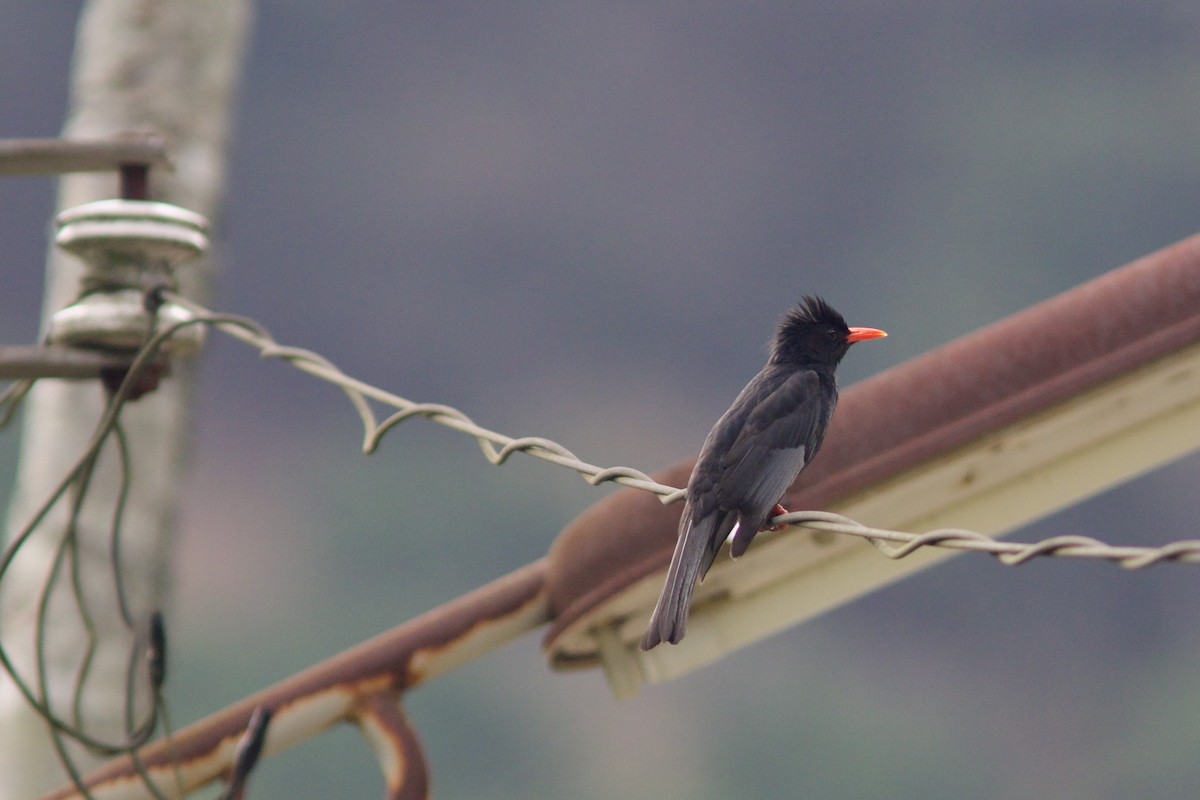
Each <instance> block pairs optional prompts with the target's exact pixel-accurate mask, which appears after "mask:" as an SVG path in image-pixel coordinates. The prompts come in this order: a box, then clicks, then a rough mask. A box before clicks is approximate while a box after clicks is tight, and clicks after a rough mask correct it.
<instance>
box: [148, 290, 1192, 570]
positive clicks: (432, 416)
mask: <svg viewBox="0 0 1200 800" xmlns="http://www.w3.org/2000/svg"><path fill="white" fill-rule="evenodd" d="M167 299H169V300H170V301H171V302H173V303H177V304H179V305H181V306H184V307H185V308H187V309H188V310H189V311H191V312H192V313H193V314H195V315H196V318H197V320H199V321H204V322H206V323H207V324H209V325H212V326H214V327H216V328H218V329H219V330H221V331H223V332H224V333H227V334H229V335H231V336H233V337H234V338H237V339H239V340H241V341H243V342H245V343H247V344H249V345H251V346H253V347H256V348H258V350H259V352H260V353H261V354H262V356H263V357H264V358H281V359H284V360H285V361H288V362H289V363H291V364H292V365H293V366H294V367H296V369H299V370H302V371H304V372H307V373H309V374H310V375H313V376H315V377H318V378H321V379H322V380H325V381H328V382H330V383H332V384H334V385H336V386H338V387H340V388H341V389H342V390H343V391H344V392H345V393H346V396H347V397H348V398H349V399H350V402H351V403H352V404H353V405H354V407H355V409H356V410H357V411H358V414H359V417H360V419H361V420H362V423H363V429H364V437H363V451H364V452H365V453H371V452H373V451H374V450H375V449H376V448H377V447H378V445H379V441H380V439H381V438H382V437H383V436H384V434H386V433H387V432H388V431H389V430H391V429H392V428H394V427H395V426H397V425H399V424H400V423H401V422H405V421H407V420H409V419H412V418H414V417H424V418H425V419H428V420H429V421H430V422H434V423H436V424H438V425H442V426H445V427H447V428H450V429H452V430H456V431H459V432H460V433H465V434H467V435H468V436H473V437H474V438H475V439H476V440H477V441H478V442H479V445H480V448H481V449H482V450H483V454H484V456H485V457H486V458H487V459H488V461H490V462H491V463H493V464H497V465H499V464H503V463H504V462H505V461H507V460H508V457H509V456H511V455H512V454H513V453H518V452H520V453H525V454H527V455H531V456H534V457H535V458H540V459H542V460H544V461H549V462H550V463H552V464H555V465H557V466H560V467H564V468H566V469H570V470H574V471H575V472H577V473H579V475H580V476H581V477H583V479H584V480H586V481H587V482H588V483H590V484H592V485H593V486H596V485H599V484H601V483H605V482H608V481H611V482H614V483H619V484H621V485H623V486H629V487H631V488H634V489H640V490H641V491H645V492H650V493H652V494H655V495H657V496H658V498H659V500H660V501H662V503H663V504H664V505H666V504H670V503H674V502H676V501H678V500H681V499H683V496H684V493H685V490H683V489H680V488H678V487H675V486H667V485H665V484H662V483H658V482H657V481H655V480H654V479H652V478H651V477H649V476H648V475H647V474H646V473H644V472H641V471H639V470H636V469H633V468H632V467H621V466H618V467H598V466H596V465H594V464H589V463H587V462H585V461H583V460H581V459H580V458H579V457H577V456H576V455H575V454H574V453H572V452H571V451H570V450H568V449H567V448H565V447H563V446H562V445H561V444H559V443H557V442H555V441H552V440H550V439H544V438H541V437H536V436H525V437H521V438H516V439H514V438H512V437H509V436H505V435H504V434H501V433H497V432H495V431H492V430H488V429H487V428H484V427H481V426H480V425H478V424H476V423H475V422H474V421H473V420H472V419H471V418H470V417H468V416H467V415H466V414H464V413H463V412H461V411H459V410H458V409H456V408H453V407H451V406H446V405H439V404H434V403H416V402H413V401H411V400H406V399H404V398H403V397H400V396H398V395H395V394H392V393H391V392H387V391H385V390H383V389H379V388H377V387H375V386H372V385H370V384H367V383H364V382H362V381H359V380H357V379H355V378H351V377H350V376H348V375H346V374H345V373H343V372H342V371H341V370H339V369H338V368H337V367H336V366H334V365H333V364H332V363H331V362H330V361H329V360H328V359H326V358H324V357H323V356H321V355H319V354H317V353H313V352H312V351H309V350H303V349H301V348H297V347H285V346H282V345H280V344H278V343H277V342H276V341H275V340H274V339H272V338H271V336H270V334H268V333H267V332H266V330H265V329H264V328H263V327H262V326H260V325H258V324H257V323H255V322H252V321H250V320H247V319H244V318H240V317H230V316H221V315H216V314H213V313H212V312H210V311H209V310H208V309H206V308H204V307H203V306H200V305H198V304H196V303H194V302H192V301H190V300H188V299H187V298H184V297H180V296H178V295H168V296H167ZM182 324H187V323H181V325H182ZM164 333H167V334H168V335H169V333H170V332H169V331H164ZM368 398H369V399H371V400H375V401H378V402H380V403H382V404H385V405H388V406H391V407H393V408H396V409H397V411H396V412H395V413H393V414H391V415H390V416H388V417H387V418H385V419H384V420H383V421H382V422H380V421H378V420H377V417H376V416H375V414H374V412H373V411H372V409H371V407H370V405H369V404H368V403H367V399H368ZM771 524H772V525H802V526H804V527H807V528H812V529H814V530H822V531H827V532H830V533H838V534H843V535H847V536H857V537H860V538H863V539H866V540H867V541H869V542H871V543H872V544H873V545H874V546H875V548H876V549H877V550H878V551H879V552H880V553H881V554H882V555H884V556H886V557H888V558H891V559H900V558H904V557H905V556H907V555H909V554H911V553H913V552H916V551H917V550H920V549H921V548H923V547H943V548H948V549H952V550H964V551H971V552H980V553H987V554H989V555H992V556H994V557H995V558H996V559H997V560H999V561H1000V562H1001V563H1003V564H1006V565H1008V566H1019V565H1021V564H1025V563H1027V562H1028V561H1030V560H1032V559H1034V558H1038V557H1047V556H1057V557H1060V558H1091V559H1098V560H1102V561H1110V562H1113V563H1115V564H1118V565H1120V566H1122V567H1124V568H1126V569H1141V568H1144V567H1149V566H1152V565H1154V564H1159V563H1163V562H1176V563H1188V564H1196V563H1200V540H1183V541H1177V542H1172V543H1170V544H1166V545H1162V546H1160V547H1134V546H1121V545H1110V544H1106V543H1105V542H1102V541H1100V540H1098V539H1093V538H1091V537H1087V536H1054V537H1051V538H1048V539H1044V540H1042V541H1039V542H1032V543H1020V542H1011V541H1002V540H998V539H994V538H992V537H990V536H988V535H986V534H982V533H978V532H976V531H970V530H965V529H962V528H941V529H938V530H934V531H929V532H927V533H911V532H908V531H894V530H888V529H884V528H872V527H869V526H867V525H863V524H862V523H860V522H858V521H856V520H853V519H850V518H849V517H845V516H842V515H840V514H833V513H830V512H826V511H798V512H791V513H788V514H783V515H780V516H778V517H775V518H774V519H773V520H771Z"/></svg>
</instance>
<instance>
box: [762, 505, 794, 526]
mask: <svg viewBox="0 0 1200 800" xmlns="http://www.w3.org/2000/svg"><path fill="white" fill-rule="evenodd" d="M787 513H789V512H788V510H787V509H786V508H784V507H783V503H776V504H775V508H773V509H771V514H770V516H768V517H767V520H768V521H770V520H773V519H775V518H776V517H781V516H783V515H784V514H787ZM786 527H787V525H786V524H784V525H764V526H763V528H762V529H763V530H764V531H771V532H772V533H774V532H775V531H781V530H783V529H784V528H786Z"/></svg>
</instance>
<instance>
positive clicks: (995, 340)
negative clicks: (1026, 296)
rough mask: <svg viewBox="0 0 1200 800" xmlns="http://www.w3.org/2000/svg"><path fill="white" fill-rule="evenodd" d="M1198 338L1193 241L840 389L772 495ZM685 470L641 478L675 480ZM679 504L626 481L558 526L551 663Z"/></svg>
mask: <svg viewBox="0 0 1200 800" xmlns="http://www.w3.org/2000/svg"><path fill="white" fill-rule="evenodd" d="M884 322H886V321H884ZM885 327H887V326H886V324H885ZM1198 341H1200V236H1193V237H1191V238H1188V239H1185V240H1183V241H1181V242H1179V243H1177V244H1175V245H1172V246H1170V247H1167V248H1165V249H1163V250H1160V251H1158V252H1156V253H1152V254H1150V255H1148V256H1145V257H1143V258H1141V259H1138V260H1137V261H1134V262H1133V263H1131V264H1129V265H1127V266H1125V267H1122V268H1120V269H1117V270H1114V271H1112V272H1110V273H1108V274H1106V275H1103V276H1101V277H1100V278H1097V279H1095V280H1093V281H1090V282H1088V283H1085V284H1083V285H1081V286H1078V287H1076V288H1074V289H1072V290H1070V291H1068V292H1065V293H1063V294H1061V295H1059V296H1058V297H1055V298H1052V299H1050V300H1048V301H1046V302H1043V303H1041V304H1039V305H1036V306H1034V307H1032V308H1030V309H1027V310H1025V311H1022V312H1020V313H1018V314H1014V315H1013V316H1011V317H1008V318H1006V319H1004V320H1002V321H1000V322H997V323H995V324H993V325H990V326H988V327H985V328H982V329H980V330H979V331H976V332H974V333H972V334H969V335H967V336H964V337H962V338H960V339H958V340H956V341H954V342H951V343H949V344H947V345H945V346H943V347H941V348H938V349H937V350H934V351H932V352H930V353H928V354H926V355H923V356H920V357H918V358H915V359H912V360H911V361H908V362H906V363H904V364H902V365H900V366H897V367H895V368H893V369H891V370H888V371H886V372H883V373H881V374H879V375H877V376H875V377H873V378H871V379H869V380H866V381H863V382H861V383H858V384H856V385H854V386H852V387H850V388H849V389H847V390H846V391H845V392H843V393H842V398H841V401H840V403H839V405H838V409H837V413H836V414H835V415H834V418H833V423H832V425H831V426H830V429H829V434H828V437H827V439H826V442H825V446H824V448H823V449H822V451H821V455H820V456H819V457H818V458H817V459H816V460H815V461H814V462H813V464H812V466H811V467H809V468H808V469H807V470H806V471H805V472H804V473H803V474H802V475H801V477H800V479H799V481H798V482H797V483H796V484H795V485H794V486H793V487H792V488H791V490H789V492H788V493H787V495H786V497H785V500H784V504H785V505H787V506H788V507H789V508H793V509H807V508H825V507H828V506H830V505H832V504H833V503H834V502H835V501H837V500H838V499H840V498H843V497H847V496H849V495H851V494H853V493H855V492H857V491H859V490H862V489H864V488H866V487H869V486H872V485H875V484H878V483H879V482H881V481H884V480H886V479H887V478H889V477H891V476H893V475H897V474H899V473H902V472H904V471H906V470H908V469H911V468H913V467H915V466H917V465H919V464H923V463H926V462H928V461H931V460H932V459H935V458H937V457H939V456H941V455H943V454H946V453H949V452H951V451H953V450H955V449H957V448H959V447H961V446H963V445H965V444H967V443H969V442H972V441H975V440H978V439H980V438H981V437H983V436H985V435H987V434H988V433H989V432H992V431H995V430H997V429H999V428H1002V427H1005V426H1007V425H1009V424H1011V423H1013V422H1016V421H1018V420H1021V419H1024V418H1026V417H1028V416H1030V415H1032V414H1035V413H1037V412H1038V411H1040V410H1042V409H1045V408H1048V407H1051V406H1053V405H1055V404H1057V403H1061V402H1062V401H1064V400H1066V399H1069V398H1070V397H1073V396H1075V395H1077V394H1079V393H1081V392H1083V391H1086V390H1087V389H1089V388H1092V387H1094V386H1097V385H1099V384H1102V383H1104V382H1106V381H1109V380H1111V379H1113V378H1117V377H1119V376H1121V375H1123V374H1125V373H1127V372H1129V371H1131V370H1133V369H1135V368H1137V367H1139V366H1141V365H1144V364H1147V363H1149V362H1152V361H1154V360H1156V359H1158V358H1161V357H1163V356H1165V355H1168V354H1170V353H1172V352H1174V351H1176V350H1179V349H1181V348H1183V347H1185V346H1187V345H1190V344H1194V343H1196V342H1198ZM691 468H692V462H688V463H682V464H678V465H676V466H675V467H672V468H670V469H667V470H665V471H663V472H661V473H659V474H657V475H655V476H654V477H655V478H656V479H657V480H659V481H661V482H662V483H666V484H669V485H673V486H683V485H684V484H685V483H686V481H687V478H688V475H689V474H690V473H691ZM680 511H681V508H680V505H678V504H677V505H675V506H671V507H665V506H663V505H661V504H660V503H659V502H658V500H657V499H656V498H654V497H651V496H649V495H647V494H646V493H644V492H637V491H631V490H628V489H625V490H622V491H620V492H617V493H615V494H613V495H611V496H609V497H607V498H605V499H604V500H602V501H600V502H599V503H596V504H595V505H594V506H592V507H591V508H589V509H587V510H586V511H585V512H584V513H583V514H581V515H580V516H579V517H578V518H576V519H575V520H574V521H573V522H572V523H571V524H570V525H569V526H568V527H567V528H566V529H565V530H564V531H563V533H562V534H561V535H560V536H559V538H558V540H557V541H556V542H555V543H554V546H553V547H552V548H551V550H550V553H549V556H548V558H549V573H548V578H547V588H548V590H549V593H550V602H551V607H552V614H553V617H554V622H553V624H552V626H551V628H550V630H549V631H548V633H547V635H546V639H545V646H546V648H547V650H548V651H549V654H550V658H551V661H552V663H554V664H555V665H557V666H564V667H565V666H570V665H571V656H570V655H567V654H563V653H559V652H556V651H555V649H554V642H555V639H556V637H557V636H558V635H559V634H560V633H562V632H563V631H564V630H565V629H567V628H568V626H570V625H571V624H572V623H573V622H575V621H576V620H578V619H580V618H581V617H583V616H584V615H586V614H587V613H588V612H590V611H591V610H592V609H595V608H597V607H598V606H600V605H601V604H603V603H605V602H606V601H608V600H609V599H611V598H613V597H614V596H616V595H617V594H619V593H621V592H622V591H623V590H625V589H627V588H629V587H630V586H632V585H633V584H634V583H636V582H637V581H639V580H641V579H643V578H645V577H646V576H648V575H650V574H652V573H654V572H656V571H659V570H661V569H664V568H665V567H666V565H667V563H668V562H669V560H670V556H671V551H672V550H673V548H674V545H675V539H676V527H677V525H678V520H679V514H680ZM589 663H590V660H589Z"/></svg>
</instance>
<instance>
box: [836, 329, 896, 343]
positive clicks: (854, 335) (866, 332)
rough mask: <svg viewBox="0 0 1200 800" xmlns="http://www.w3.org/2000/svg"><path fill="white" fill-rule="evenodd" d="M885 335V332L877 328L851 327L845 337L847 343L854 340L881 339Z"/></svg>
mask: <svg viewBox="0 0 1200 800" xmlns="http://www.w3.org/2000/svg"><path fill="white" fill-rule="evenodd" d="M885 336H887V333H886V332H884V331H881V330H879V329H878V328H851V329H850V335H849V336H847V337H846V343H847V344H854V343H855V342H865V341H867V340H868V339H882V338H884V337H885Z"/></svg>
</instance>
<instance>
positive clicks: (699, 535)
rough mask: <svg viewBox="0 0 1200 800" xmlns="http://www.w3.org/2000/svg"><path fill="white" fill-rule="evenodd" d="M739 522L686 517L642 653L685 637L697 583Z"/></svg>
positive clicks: (728, 518) (728, 516)
mask: <svg viewBox="0 0 1200 800" xmlns="http://www.w3.org/2000/svg"><path fill="white" fill-rule="evenodd" d="M736 519H737V514H736V513H733V514H722V513H720V512H713V513H711V514H708V515H707V516H705V517H703V518H702V519H700V520H697V521H695V522H694V523H693V521H692V519H691V516H690V514H688V513H685V514H684V518H683V521H682V524H681V526H680V527H681V528H682V530H681V532H680V536H679V541H678V542H677V543H676V545H675V552H674V554H672V556H671V566H670V567H669V568H668V569H667V580H666V582H665V583H664V584H663V589H662V593H661V594H660V595H659V597H658V603H657V604H656V605H655V606H654V612H653V613H652V614H651V615H650V624H649V625H648V626H647V628H646V633H645V635H644V636H643V637H642V644H641V647H642V649H643V650H649V649H650V648H652V647H654V646H655V645H657V644H659V643H660V642H664V641H666V642H670V643H671V644H678V643H679V640H680V639H682V638H683V634H684V632H685V629H686V628H687V615H688V607H689V606H690V605H691V602H692V591H693V590H694V589H695V588H696V582H697V581H698V580H700V579H702V578H703V577H704V575H705V574H706V573H707V572H708V568H709V567H710V566H711V565H712V562H713V559H714V558H715V557H716V554H717V552H718V551H719V550H720V549H721V545H722V544H723V543H724V541H725V537H726V536H728V535H729V531H730V530H731V529H732V528H733V525H734V522H735V520H736Z"/></svg>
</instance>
